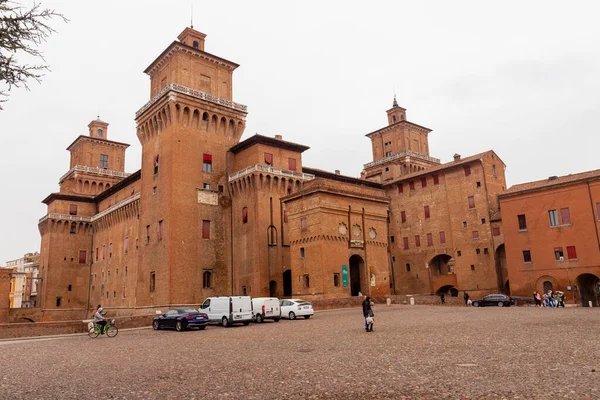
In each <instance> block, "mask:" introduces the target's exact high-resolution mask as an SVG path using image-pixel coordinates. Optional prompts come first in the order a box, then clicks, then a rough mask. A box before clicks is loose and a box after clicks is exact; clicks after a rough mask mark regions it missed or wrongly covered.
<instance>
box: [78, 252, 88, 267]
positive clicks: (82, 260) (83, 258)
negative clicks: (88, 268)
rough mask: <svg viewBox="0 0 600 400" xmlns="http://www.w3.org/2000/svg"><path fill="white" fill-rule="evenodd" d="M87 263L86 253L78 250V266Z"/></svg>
mask: <svg viewBox="0 0 600 400" xmlns="http://www.w3.org/2000/svg"><path fill="white" fill-rule="evenodd" d="M86 261H87V251H85V250H79V264H85V263H86Z"/></svg>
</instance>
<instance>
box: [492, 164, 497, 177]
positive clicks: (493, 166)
mask: <svg viewBox="0 0 600 400" xmlns="http://www.w3.org/2000/svg"><path fill="white" fill-rule="evenodd" d="M492 173H493V174H494V178H495V177H496V164H494V165H492Z"/></svg>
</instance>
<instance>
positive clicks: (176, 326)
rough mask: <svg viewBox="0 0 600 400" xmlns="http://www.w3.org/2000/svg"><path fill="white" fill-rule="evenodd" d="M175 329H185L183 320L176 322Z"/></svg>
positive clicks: (178, 330) (179, 330)
mask: <svg viewBox="0 0 600 400" xmlns="http://www.w3.org/2000/svg"><path fill="white" fill-rule="evenodd" d="M175 330H176V331H177V332H181V331H183V323H182V322H181V321H177V323H176V324H175Z"/></svg>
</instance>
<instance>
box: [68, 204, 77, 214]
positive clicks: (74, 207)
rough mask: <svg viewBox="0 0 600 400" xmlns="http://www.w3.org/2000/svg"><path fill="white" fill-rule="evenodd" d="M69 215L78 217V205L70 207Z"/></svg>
mask: <svg viewBox="0 0 600 400" xmlns="http://www.w3.org/2000/svg"><path fill="white" fill-rule="evenodd" d="M69 215H77V204H71V205H70V206H69Z"/></svg>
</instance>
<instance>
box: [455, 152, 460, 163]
mask: <svg viewBox="0 0 600 400" xmlns="http://www.w3.org/2000/svg"><path fill="white" fill-rule="evenodd" d="M454 161H460V154H458V153H454Z"/></svg>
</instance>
